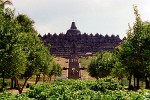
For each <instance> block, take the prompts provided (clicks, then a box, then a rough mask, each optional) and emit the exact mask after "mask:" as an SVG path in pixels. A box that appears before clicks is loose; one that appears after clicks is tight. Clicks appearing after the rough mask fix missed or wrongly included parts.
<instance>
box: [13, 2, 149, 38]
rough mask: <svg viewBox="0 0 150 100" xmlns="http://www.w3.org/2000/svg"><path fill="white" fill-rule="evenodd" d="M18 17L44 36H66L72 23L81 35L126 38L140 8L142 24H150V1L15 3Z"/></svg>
mask: <svg viewBox="0 0 150 100" xmlns="http://www.w3.org/2000/svg"><path fill="white" fill-rule="evenodd" d="M12 2H13V7H14V8H15V9H16V14H18V13H20V14H26V15H28V16H29V17H30V18H31V19H33V20H34V21H35V28H36V30H37V31H38V32H39V33H40V34H41V35H44V34H47V33H51V34H54V33H57V34H59V33H61V32H63V33H66V31H67V30H68V29H69V28H70V24H71V22H72V21H75V22H76V26H77V28H78V29H79V30H80V31H81V33H84V32H86V33H88V34H90V33H93V34H96V33H101V34H102V35H106V34H108V35H111V34H114V35H117V34H118V35H119V36H120V37H121V38H122V37H124V36H125V35H126V32H127V30H128V23H130V24H131V25H132V24H133V22H134V21H135V18H134V12H133V5H137V6H138V9H139V13H140V15H141V18H142V20H143V21H147V20H150V10H149V9H150V0H12Z"/></svg>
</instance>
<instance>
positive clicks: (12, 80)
mask: <svg viewBox="0 0 150 100" xmlns="http://www.w3.org/2000/svg"><path fill="white" fill-rule="evenodd" d="M10 88H11V89H14V79H13V78H11V86H10Z"/></svg>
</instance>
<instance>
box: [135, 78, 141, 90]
mask: <svg viewBox="0 0 150 100" xmlns="http://www.w3.org/2000/svg"><path fill="white" fill-rule="evenodd" d="M139 83H140V78H139V77H137V87H136V89H139V88H140V84H139Z"/></svg>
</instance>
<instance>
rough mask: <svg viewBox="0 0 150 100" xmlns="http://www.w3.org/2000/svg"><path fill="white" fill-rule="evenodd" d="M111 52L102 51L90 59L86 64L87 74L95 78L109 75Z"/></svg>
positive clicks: (111, 65) (111, 61) (111, 63)
mask: <svg viewBox="0 0 150 100" xmlns="http://www.w3.org/2000/svg"><path fill="white" fill-rule="evenodd" d="M112 58H113V57H112V53H110V52H106V51H103V52H101V53H100V54H98V55H97V56H96V57H95V58H93V59H92V61H91V63H90V64H89V66H88V71H89V74H90V75H91V76H92V77H95V78H96V79H98V78H102V77H106V76H108V75H110V72H111V69H112V68H113V59H112Z"/></svg>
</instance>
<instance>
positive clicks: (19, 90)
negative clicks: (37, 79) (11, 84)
mask: <svg viewBox="0 0 150 100" xmlns="http://www.w3.org/2000/svg"><path fill="white" fill-rule="evenodd" d="M28 79H29V77H27V78H25V81H24V84H23V86H22V87H20V85H19V83H18V80H17V79H16V78H15V81H16V85H17V88H18V92H19V94H21V93H22V91H23V88H24V87H25V85H26V83H27V81H28Z"/></svg>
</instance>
